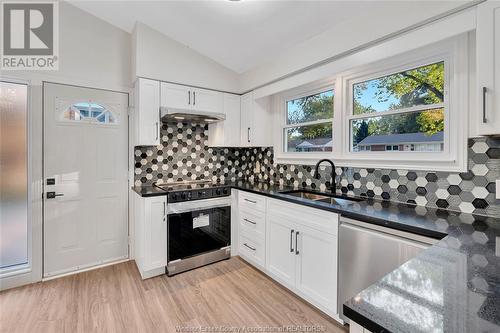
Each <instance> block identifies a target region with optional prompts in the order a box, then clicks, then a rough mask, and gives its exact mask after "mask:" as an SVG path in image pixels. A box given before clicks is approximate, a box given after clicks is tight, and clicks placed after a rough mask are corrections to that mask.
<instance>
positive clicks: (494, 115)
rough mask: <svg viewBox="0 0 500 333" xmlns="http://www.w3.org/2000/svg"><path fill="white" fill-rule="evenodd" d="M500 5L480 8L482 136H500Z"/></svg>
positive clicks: (478, 93)
mask: <svg viewBox="0 0 500 333" xmlns="http://www.w3.org/2000/svg"><path fill="white" fill-rule="evenodd" d="M499 27H500V1H486V2H483V3H481V4H480V5H478V6H477V29H476V43H477V44H476V45H477V46H476V50H477V55H476V58H477V61H476V63H477V96H478V98H477V100H478V106H477V108H478V110H479V116H478V117H477V123H478V126H477V130H478V134H480V135H497V134H500V61H499V59H500V28H499Z"/></svg>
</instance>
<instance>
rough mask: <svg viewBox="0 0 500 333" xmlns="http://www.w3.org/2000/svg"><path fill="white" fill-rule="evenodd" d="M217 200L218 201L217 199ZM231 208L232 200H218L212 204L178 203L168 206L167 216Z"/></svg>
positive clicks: (196, 202) (197, 202)
mask: <svg viewBox="0 0 500 333" xmlns="http://www.w3.org/2000/svg"><path fill="white" fill-rule="evenodd" d="M215 200H217V199H215ZM221 207H231V199H229V200H227V199H224V200H217V201H213V202H210V203H206V202H205V203H203V202H201V200H200V201H188V202H176V203H172V204H167V214H168V215H170V214H181V213H187V212H195V211H199V210H206V209H213V208H221Z"/></svg>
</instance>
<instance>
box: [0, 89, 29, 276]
mask: <svg viewBox="0 0 500 333" xmlns="http://www.w3.org/2000/svg"><path fill="white" fill-rule="evenodd" d="M27 99H28V87H27V86H26V85H23V84H17V83H9V82H3V81H0V268H5V267H11V266H16V265H21V264H26V263H27V262H28V195H27V183H28V179H27V177H28V172H27V132H26V116H27V106H28V103H27V101H28V100H27Z"/></svg>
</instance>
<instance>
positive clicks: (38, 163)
mask: <svg viewBox="0 0 500 333" xmlns="http://www.w3.org/2000/svg"><path fill="white" fill-rule="evenodd" d="M59 24H60V29H59V50H60V54H59V58H60V64H59V70H58V71H2V72H1V73H0V77H1V78H2V79H15V80H20V81H23V82H29V84H30V101H29V103H30V105H29V121H30V130H29V133H30V137H29V142H30V158H31V161H30V164H31V184H30V192H31V221H30V222H31V225H32V239H33V240H32V248H33V251H32V258H33V259H32V260H33V262H32V271H31V272H29V273H26V274H24V275H22V276H16V277H13V278H5V279H2V280H1V281H0V289H1V288H10V287H13V286H16V285H19V284H26V283H30V282H35V281H39V280H40V279H41V277H42V197H41V193H42V184H43V180H42V124H43V122H42V82H43V81H51V82H57V83H66V84H74V85H82V86H88V87H93V88H103V89H111V90H119V91H125V92H129V91H130V87H131V83H132V80H131V68H130V63H131V58H130V49H131V46H130V44H131V40H130V34H128V33H126V32H124V31H122V30H120V29H118V28H116V27H114V26H112V25H110V24H108V23H106V22H104V21H102V20H100V19H98V18H96V17H95V16H92V15H90V14H88V13H86V12H84V11H82V10H80V9H78V8H76V7H74V6H71V5H69V4H67V3H65V2H60V3H59Z"/></svg>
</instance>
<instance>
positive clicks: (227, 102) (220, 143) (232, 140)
mask: <svg viewBox="0 0 500 333" xmlns="http://www.w3.org/2000/svg"><path fill="white" fill-rule="evenodd" d="M197 98H198V97H197ZM223 104H224V107H223V113H224V114H225V116H226V120H224V121H219V122H216V123H213V124H209V125H208V145H209V146H210V147H239V145H240V96H239V95H234V94H224V96H223Z"/></svg>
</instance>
